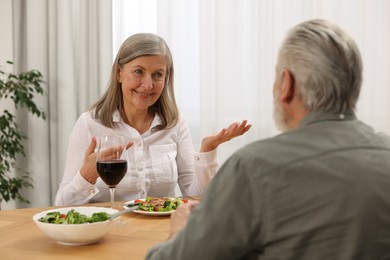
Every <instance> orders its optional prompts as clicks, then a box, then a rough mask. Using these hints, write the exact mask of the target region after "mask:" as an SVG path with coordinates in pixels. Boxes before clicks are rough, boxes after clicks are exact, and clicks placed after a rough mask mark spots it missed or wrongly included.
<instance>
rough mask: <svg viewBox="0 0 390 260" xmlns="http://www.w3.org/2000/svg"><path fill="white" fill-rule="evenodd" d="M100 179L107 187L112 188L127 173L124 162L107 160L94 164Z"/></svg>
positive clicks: (125, 162)
mask: <svg viewBox="0 0 390 260" xmlns="http://www.w3.org/2000/svg"><path fill="white" fill-rule="evenodd" d="M96 167H97V171H98V173H99V175H100V178H102V180H103V181H104V182H105V183H106V184H107V185H108V187H110V188H111V187H114V188H115V186H116V185H117V184H118V183H119V182H120V181H121V180H122V179H123V177H124V176H125V174H126V172H127V161H126V160H107V161H99V162H97V163H96Z"/></svg>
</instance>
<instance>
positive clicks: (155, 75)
mask: <svg viewBox="0 0 390 260" xmlns="http://www.w3.org/2000/svg"><path fill="white" fill-rule="evenodd" d="M153 77H154V78H156V79H162V78H163V77H164V75H163V74H162V73H161V72H156V73H154V74H153Z"/></svg>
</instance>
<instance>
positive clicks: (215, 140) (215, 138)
mask: <svg viewBox="0 0 390 260" xmlns="http://www.w3.org/2000/svg"><path fill="white" fill-rule="evenodd" d="M251 127H252V125H251V124H248V121H247V120H243V121H242V122H241V123H240V122H235V123H233V124H231V125H230V126H229V127H227V128H224V129H222V130H221V131H220V132H218V133H216V134H213V135H209V136H207V137H205V138H203V140H202V145H201V148H200V152H210V151H212V150H214V149H216V148H217V147H218V146H219V145H220V144H222V143H224V142H226V141H229V140H231V139H233V138H235V137H237V136H240V135H243V134H245V133H246V132H248V130H249V129H250V128H251Z"/></svg>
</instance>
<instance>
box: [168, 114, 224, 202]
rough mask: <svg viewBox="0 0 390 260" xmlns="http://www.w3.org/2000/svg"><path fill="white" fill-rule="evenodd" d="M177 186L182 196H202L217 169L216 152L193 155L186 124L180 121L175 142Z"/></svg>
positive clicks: (182, 120)
mask: <svg viewBox="0 0 390 260" xmlns="http://www.w3.org/2000/svg"><path fill="white" fill-rule="evenodd" d="M177 144H178V146H177V158H176V163H177V168H178V184H179V187H180V190H181V193H182V194H183V196H197V195H201V194H203V192H204V190H205V188H206V187H207V185H208V184H209V182H210V180H211V179H212V178H213V177H214V175H215V174H216V172H217V168H218V160H217V151H216V150H213V151H210V152H207V153H194V147H193V143H192V138H191V133H190V130H189V127H188V125H187V122H186V121H184V119H181V122H180V125H179V130H178V140H177Z"/></svg>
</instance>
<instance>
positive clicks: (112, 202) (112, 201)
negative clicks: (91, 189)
mask: <svg viewBox="0 0 390 260" xmlns="http://www.w3.org/2000/svg"><path fill="white" fill-rule="evenodd" d="M114 194H115V187H110V198H111V208H114V207H115V204H114Z"/></svg>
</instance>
